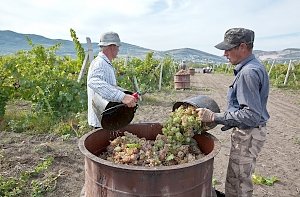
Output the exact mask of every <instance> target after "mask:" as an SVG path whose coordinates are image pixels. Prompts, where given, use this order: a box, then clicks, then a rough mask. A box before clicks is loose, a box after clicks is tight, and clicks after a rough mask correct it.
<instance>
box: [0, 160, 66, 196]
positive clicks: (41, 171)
mask: <svg viewBox="0 0 300 197" xmlns="http://www.w3.org/2000/svg"><path fill="white" fill-rule="evenodd" d="M53 161H54V159H53V157H48V158H45V159H44V160H43V162H41V163H39V164H37V165H36V166H35V167H34V169H32V170H26V171H22V172H21V173H20V175H19V176H17V177H4V176H1V175H0V196H5V197H17V196H36V197H37V196H44V194H46V193H48V192H51V191H53V190H54V189H55V187H56V180H57V178H59V177H60V176H61V175H62V172H58V173H54V174H53V173H48V169H49V168H50V167H51V166H52V164H53Z"/></svg>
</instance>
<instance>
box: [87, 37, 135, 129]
mask: <svg viewBox="0 0 300 197" xmlns="http://www.w3.org/2000/svg"><path fill="white" fill-rule="evenodd" d="M99 46H100V48H101V50H100V52H99V54H98V56H97V57H96V58H95V59H94V60H93V61H92V62H91V65H90V67H89V70H88V75H87V94H88V124H89V125H90V126H91V127H93V128H94V129H96V128H101V124H100V121H99V120H98V118H97V116H96V113H95V111H94V109H93V107H92V102H93V98H94V95H95V94H99V95H100V96H101V97H102V98H103V99H105V100H107V101H111V102H121V103H124V104H126V105H127V106H128V107H134V106H135V105H136V102H137V99H136V98H135V97H134V96H132V95H130V94H125V93H124V92H123V91H122V89H121V88H120V87H118V86H117V81H116V75H115V68H114V66H113V65H112V60H113V59H115V58H116V57H117V55H118V52H119V47H120V46H121V41H120V38H119V35H118V34H117V33H115V32H106V33H103V34H102V35H101V36H100V42H99Z"/></svg>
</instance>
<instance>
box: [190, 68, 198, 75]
mask: <svg viewBox="0 0 300 197" xmlns="http://www.w3.org/2000/svg"><path fill="white" fill-rule="evenodd" d="M195 72H196V71H195V68H189V74H190V75H191V76H194V75H195Z"/></svg>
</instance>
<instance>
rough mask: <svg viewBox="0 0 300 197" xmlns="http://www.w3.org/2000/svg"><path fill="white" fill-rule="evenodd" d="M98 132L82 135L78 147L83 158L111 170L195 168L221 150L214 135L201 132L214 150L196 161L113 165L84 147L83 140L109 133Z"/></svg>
mask: <svg viewBox="0 0 300 197" xmlns="http://www.w3.org/2000/svg"><path fill="white" fill-rule="evenodd" d="M138 124H160V123H138ZM132 125H134V124H132ZM99 130H100V129H95V130H92V131H90V132H88V133H86V134H85V135H83V136H82V137H81V138H80V139H79V142H78V146H79V149H80V151H81V152H82V153H83V154H84V155H85V157H87V158H89V159H90V160H92V161H94V162H96V163H100V164H103V165H106V166H108V167H111V168H119V169H120V168H121V169H125V170H135V171H166V170H180V169H183V168H187V167H192V166H195V165H197V164H199V163H204V162H206V161H209V160H211V159H213V158H214V157H215V156H216V155H217V154H218V153H219V151H220V150H221V143H220V141H219V140H218V139H217V138H216V137H215V136H214V135H212V134H210V133H208V132H203V133H202V134H201V135H205V136H206V137H209V138H212V139H213V141H214V148H213V150H212V151H211V152H210V153H209V154H207V155H205V157H203V158H200V159H197V160H195V161H192V162H188V163H184V164H178V165H172V166H155V167H147V166H132V165H125V164H115V163H113V162H111V161H107V160H105V159H101V158H100V157H98V156H96V155H94V154H92V153H91V152H90V151H89V150H88V149H87V148H86V147H85V145H84V142H85V140H86V139H87V138H88V137H90V136H91V135H92V134H93V133H95V132H111V131H106V130H104V131H103V129H102V131H99ZM197 135H199V134H197Z"/></svg>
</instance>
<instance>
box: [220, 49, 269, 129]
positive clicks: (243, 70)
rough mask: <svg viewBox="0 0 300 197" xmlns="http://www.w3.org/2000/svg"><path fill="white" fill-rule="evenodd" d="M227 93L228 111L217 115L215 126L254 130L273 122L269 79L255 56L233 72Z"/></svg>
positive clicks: (251, 56) (250, 57)
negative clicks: (269, 121) (270, 110)
mask: <svg viewBox="0 0 300 197" xmlns="http://www.w3.org/2000/svg"><path fill="white" fill-rule="evenodd" d="M234 74H235V78H234V81H233V83H232V84H231V85H230V86H229V90H228V93H227V101H228V109H227V110H226V111H225V113H217V114H215V122H216V123H218V124H223V125H227V126H230V127H239V128H242V129H243V128H254V127H257V126H259V125H263V124H265V123H266V122H267V121H268V119H269V118H270V116H269V113H268V111H267V101H268V95H269V76H268V74H267V71H266V69H265V67H264V65H262V64H261V63H260V62H259V61H258V60H257V59H256V58H255V56H254V55H253V54H252V55H250V56H249V57H248V58H246V59H245V60H243V61H242V62H241V63H240V64H238V65H236V67H235V69H234Z"/></svg>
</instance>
